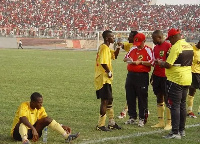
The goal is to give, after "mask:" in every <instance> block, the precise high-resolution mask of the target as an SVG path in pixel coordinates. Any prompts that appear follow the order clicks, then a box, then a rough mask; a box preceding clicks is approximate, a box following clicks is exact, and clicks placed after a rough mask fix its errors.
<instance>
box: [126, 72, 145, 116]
mask: <svg viewBox="0 0 200 144" xmlns="http://www.w3.org/2000/svg"><path fill="white" fill-rule="evenodd" d="M148 85H149V74H148V73H147V72H146V73H145V72H130V71H129V72H128V74H127V78H126V84H125V89H126V100H127V104H128V114H129V116H130V118H134V119H136V118H137V112H136V106H137V104H136V99H137V98H138V108H139V118H141V119H145V114H147V113H148Z"/></svg>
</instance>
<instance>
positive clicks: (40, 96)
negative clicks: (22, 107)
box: [31, 92, 42, 102]
mask: <svg viewBox="0 0 200 144" xmlns="http://www.w3.org/2000/svg"><path fill="white" fill-rule="evenodd" d="M38 98H42V95H41V94H40V93H38V92H34V93H33V94H32V95H31V101H34V102H36V101H37V99H38Z"/></svg>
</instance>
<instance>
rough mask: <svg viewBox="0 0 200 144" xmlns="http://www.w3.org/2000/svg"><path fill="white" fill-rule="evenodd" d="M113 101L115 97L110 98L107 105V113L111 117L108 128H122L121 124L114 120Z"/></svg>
mask: <svg viewBox="0 0 200 144" xmlns="http://www.w3.org/2000/svg"><path fill="white" fill-rule="evenodd" d="M112 102H113V99H109V100H108V105H107V110H106V115H107V116H108V118H109V122H108V128H109V129H118V130H119V129H121V127H120V126H118V125H117V124H116V122H115V120H114V110H113V107H112Z"/></svg>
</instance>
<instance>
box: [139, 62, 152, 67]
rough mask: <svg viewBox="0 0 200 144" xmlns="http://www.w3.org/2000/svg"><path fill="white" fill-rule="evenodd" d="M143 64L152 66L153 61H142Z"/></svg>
mask: <svg viewBox="0 0 200 144" xmlns="http://www.w3.org/2000/svg"><path fill="white" fill-rule="evenodd" d="M141 64H142V65H145V66H151V63H150V62H148V61H141Z"/></svg>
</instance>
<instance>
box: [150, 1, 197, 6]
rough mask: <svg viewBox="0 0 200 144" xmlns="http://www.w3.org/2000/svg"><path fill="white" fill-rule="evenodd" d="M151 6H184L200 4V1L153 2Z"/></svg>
mask: <svg viewBox="0 0 200 144" xmlns="http://www.w3.org/2000/svg"><path fill="white" fill-rule="evenodd" d="M151 4H156V5H165V4H168V5H183V4H198V5H199V4H200V0H152V1H151Z"/></svg>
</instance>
